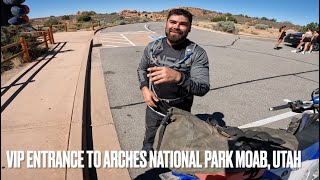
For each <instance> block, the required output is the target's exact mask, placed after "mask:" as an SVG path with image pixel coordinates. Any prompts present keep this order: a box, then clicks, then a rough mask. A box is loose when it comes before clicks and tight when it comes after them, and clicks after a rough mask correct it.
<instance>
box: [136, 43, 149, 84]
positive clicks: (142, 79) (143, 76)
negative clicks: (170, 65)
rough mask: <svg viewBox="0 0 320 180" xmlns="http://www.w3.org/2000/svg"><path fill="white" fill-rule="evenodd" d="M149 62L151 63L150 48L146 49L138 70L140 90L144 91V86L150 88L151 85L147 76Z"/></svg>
mask: <svg viewBox="0 0 320 180" xmlns="http://www.w3.org/2000/svg"><path fill="white" fill-rule="evenodd" d="M148 61H149V54H148V47H146V48H145V49H144V53H143V55H142V58H141V61H140V63H139V66H138V70H137V73H138V79H139V83H140V89H142V88H143V87H144V86H147V87H148V85H149V78H148V77H147V74H148V71H147V69H148V67H149V63H148Z"/></svg>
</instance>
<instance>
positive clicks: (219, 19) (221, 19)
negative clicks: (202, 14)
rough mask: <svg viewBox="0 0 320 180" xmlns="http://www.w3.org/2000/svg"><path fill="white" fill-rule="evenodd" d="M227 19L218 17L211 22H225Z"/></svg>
mask: <svg viewBox="0 0 320 180" xmlns="http://www.w3.org/2000/svg"><path fill="white" fill-rule="evenodd" d="M225 20H226V17H225V16H216V17H213V18H211V22H219V21H225Z"/></svg>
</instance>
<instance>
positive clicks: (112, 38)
mask: <svg viewBox="0 0 320 180" xmlns="http://www.w3.org/2000/svg"><path fill="white" fill-rule="evenodd" d="M101 39H103V40H116V41H127V40H126V39H123V38H122V37H121V39H120V38H119V39H118V38H101Z"/></svg>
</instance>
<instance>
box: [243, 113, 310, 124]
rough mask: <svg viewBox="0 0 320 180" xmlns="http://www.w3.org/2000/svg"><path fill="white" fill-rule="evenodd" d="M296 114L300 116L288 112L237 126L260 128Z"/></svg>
mask: <svg viewBox="0 0 320 180" xmlns="http://www.w3.org/2000/svg"><path fill="white" fill-rule="evenodd" d="M306 112H311V113H312V112H313V111H306ZM298 114H300V113H295V112H292V111H290V112H286V113H283V114H279V115H276V116H272V117H269V118H266V119H261V120H258V121H255V122H252V123H248V124H245V125H242V126H239V128H249V127H257V126H262V125H266V124H269V123H272V122H276V121H280V120H282V119H285V118H288V117H292V116H295V115H298Z"/></svg>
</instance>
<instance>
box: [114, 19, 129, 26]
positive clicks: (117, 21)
mask: <svg viewBox="0 0 320 180" xmlns="http://www.w3.org/2000/svg"><path fill="white" fill-rule="evenodd" d="M113 24H114V25H125V24H128V23H127V22H126V21H124V20H116V21H114V22H113Z"/></svg>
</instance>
